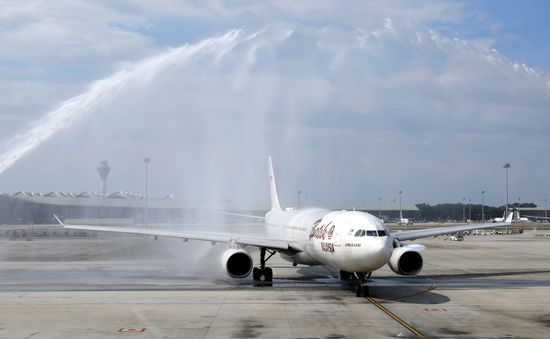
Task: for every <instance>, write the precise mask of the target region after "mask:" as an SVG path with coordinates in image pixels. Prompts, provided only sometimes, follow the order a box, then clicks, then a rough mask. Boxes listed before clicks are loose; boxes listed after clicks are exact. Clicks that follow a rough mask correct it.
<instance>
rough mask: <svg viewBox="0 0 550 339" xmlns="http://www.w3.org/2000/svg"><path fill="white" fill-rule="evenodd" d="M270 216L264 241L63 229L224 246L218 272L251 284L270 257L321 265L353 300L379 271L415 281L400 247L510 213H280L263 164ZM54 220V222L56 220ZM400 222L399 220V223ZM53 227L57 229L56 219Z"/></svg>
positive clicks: (408, 251)
mask: <svg viewBox="0 0 550 339" xmlns="http://www.w3.org/2000/svg"><path fill="white" fill-rule="evenodd" d="M269 183H270V194H271V210H270V211H269V212H267V214H266V215H265V217H257V216H249V217H250V218H254V219H259V220H262V221H263V222H264V223H265V227H266V228H267V231H268V233H267V234H268V235H267V236H253V235H246V234H234V233H229V232H208V231H202V230H193V231H185V230H173V229H171V230H161V229H158V228H142V227H141V228H129V227H117V226H92V225H64V227H65V228H70V229H80V230H92V231H105V232H116V233H130V234H142V235H152V236H163V237H173V238H181V239H186V240H188V239H190V240H201V241H209V242H212V243H225V244H226V245H227V249H226V251H225V252H224V253H223V255H222V257H221V258H220V260H221V264H222V266H223V269H224V270H225V272H226V273H227V275H228V276H230V277H232V278H245V277H247V276H248V275H249V274H250V273H252V276H253V279H254V280H255V281H264V282H271V281H272V278H273V271H272V269H271V268H270V267H268V266H267V265H266V264H267V261H268V260H269V259H270V258H271V257H272V256H273V255H274V254H275V253H277V252H278V253H279V254H280V256H281V257H282V258H283V259H284V260H286V261H289V262H291V263H292V264H294V265H297V264H302V265H311V266H313V265H323V266H329V267H331V268H334V269H337V270H340V277H341V279H343V280H351V281H353V283H354V285H355V286H356V294H357V296H364V295H368V286H367V279H368V277H370V275H371V273H372V272H373V271H375V270H377V269H379V268H381V267H382V266H384V265H386V264H387V265H389V267H390V268H391V269H392V270H393V271H394V272H395V273H397V274H400V275H416V274H418V273H419V272H420V271H421V270H422V266H423V259H422V255H421V254H420V252H421V251H422V250H423V249H424V248H425V247H424V246H423V245H420V244H407V245H405V244H404V242H405V241H408V240H414V239H419V238H426V237H433V236H437V235H443V234H453V233H457V232H463V231H468V230H475V229H484V228H495V227H502V226H507V225H509V224H510V223H511V221H512V213H510V215H509V216H508V218H507V219H506V220H505V221H504V222H501V223H488V224H467V225H458V226H452V227H439V228H430V229H420V230H407V231H401V232H390V231H389V230H388V229H387V227H386V225H385V224H384V223H383V222H382V221H381V220H380V219H378V218H377V217H375V216H373V215H371V214H369V213H366V212H358V211H330V210H325V209H320V208H307V209H303V210H293V209H289V210H283V209H282V208H281V206H280V204H279V197H278V195H277V187H276V184H275V176H274V173H273V165H272V162H271V158H269ZM56 218H57V217H56ZM402 219H403V218H402ZM57 220H58V221H59V223H61V224H63V223H62V222H61V221H60V220H59V219H57ZM247 247H257V248H259V249H260V258H259V265H257V266H256V267H255V266H254V264H253V260H252V257H251V255H250V254H249V253H248V252H247V251H246V248H247Z"/></svg>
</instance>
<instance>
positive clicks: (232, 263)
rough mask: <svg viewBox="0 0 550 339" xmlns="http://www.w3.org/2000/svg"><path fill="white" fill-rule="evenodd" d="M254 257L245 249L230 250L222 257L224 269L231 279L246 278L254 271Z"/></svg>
mask: <svg viewBox="0 0 550 339" xmlns="http://www.w3.org/2000/svg"><path fill="white" fill-rule="evenodd" d="M253 266H254V264H253V263H252V257H250V254H248V252H246V251H245V250H243V249H234V248H230V249H228V250H227V251H225V252H224V254H223V255H222V267H223V270H224V271H225V273H226V274H227V275H228V276H230V277H231V278H245V277H247V276H248V275H249V274H250V272H251V271H252V267H253Z"/></svg>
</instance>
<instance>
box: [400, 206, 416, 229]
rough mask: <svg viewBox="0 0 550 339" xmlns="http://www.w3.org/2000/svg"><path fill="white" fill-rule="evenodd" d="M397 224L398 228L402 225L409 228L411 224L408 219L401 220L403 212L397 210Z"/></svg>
mask: <svg viewBox="0 0 550 339" xmlns="http://www.w3.org/2000/svg"><path fill="white" fill-rule="evenodd" d="M397 224H398V225H399V226H403V225H407V226H410V225H412V224H413V223H412V221H410V220H409V219H408V218H403V212H402V211H401V210H399V221H398V222H397Z"/></svg>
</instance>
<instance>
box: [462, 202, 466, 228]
mask: <svg viewBox="0 0 550 339" xmlns="http://www.w3.org/2000/svg"><path fill="white" fill-rule="evenodd" d="M465 202H466V198H462V222H463V223H465V222H466V204H465Z"/></svg>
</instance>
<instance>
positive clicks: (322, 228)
mask: <svg viewBox="0 0 550 339" xmlns="http://www.w3.org/2000/svg"><path fill="white" fill-rule="evenodd" d="M320 223H321V219H319V220H317V221H316V222H315V224H313V227H312V228H311V232H310V233H309V239H322V240H325V239H327V238H328V240H331V239H332V235H333V234H334V229H336V226H334V225H332V226H331V225H330V224H332V221H331V222H329V223H328V224H326V225H320Z"/></svg>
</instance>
